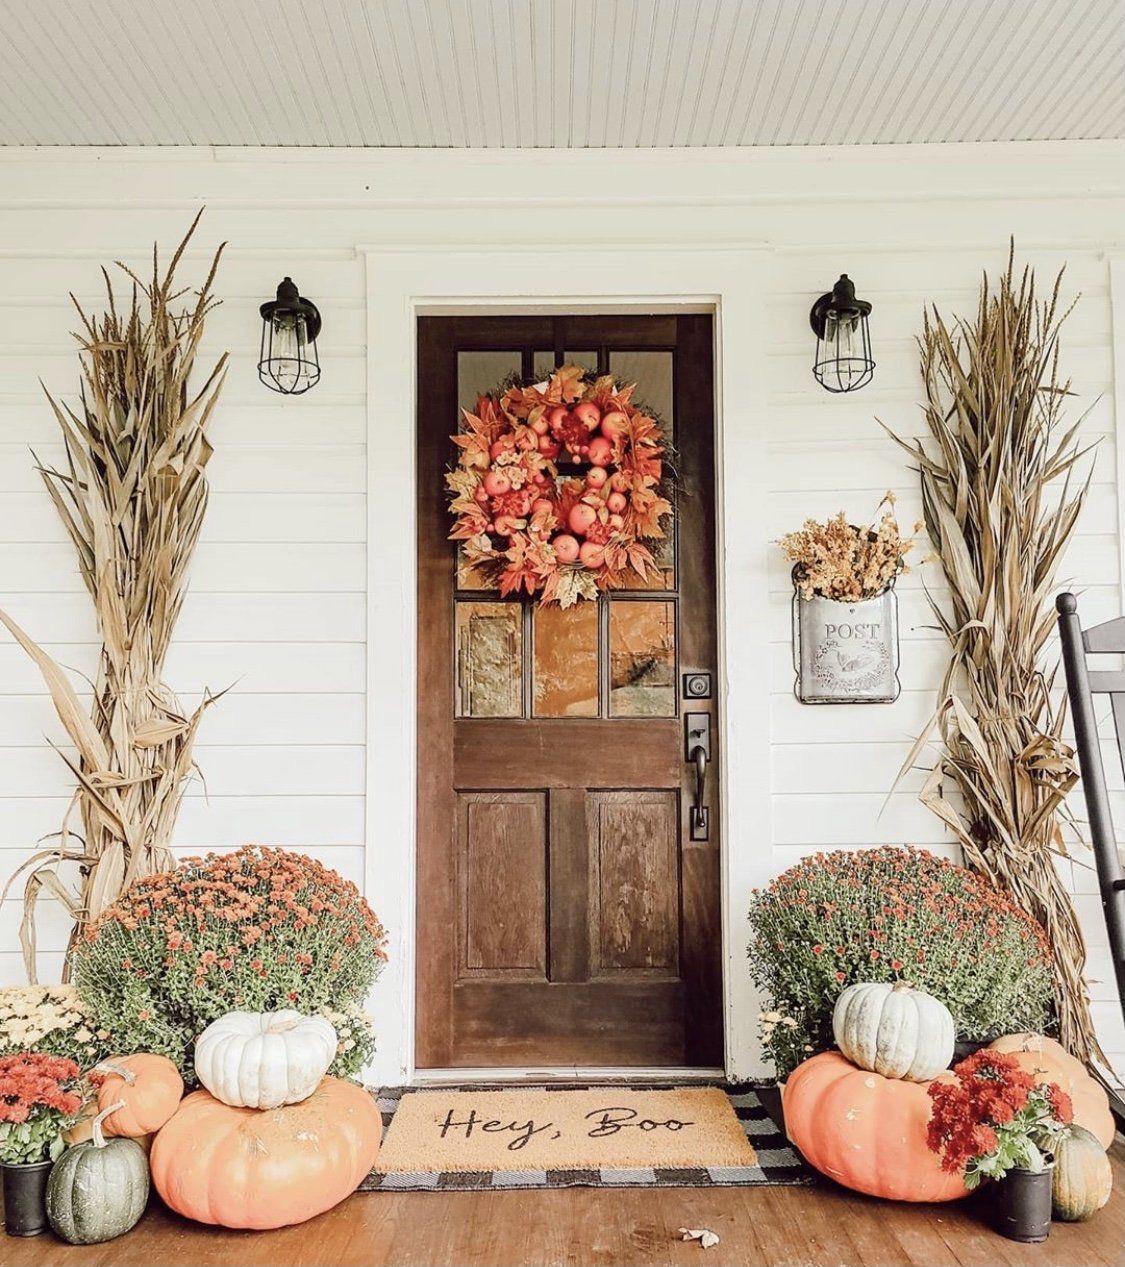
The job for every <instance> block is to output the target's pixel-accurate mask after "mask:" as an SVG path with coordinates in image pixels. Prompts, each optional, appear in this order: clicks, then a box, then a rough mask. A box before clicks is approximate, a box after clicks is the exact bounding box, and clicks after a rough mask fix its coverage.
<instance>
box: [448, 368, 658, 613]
mask: <svg viewBox="0 0 1125 1267" xmlns="http://www.w3.org/2000/svg"><path fill="white" fill-rule="evenodd" d="M635 386H636V384H632V385H630V386H621V385H619V384H618V383H617V381H616V380H615V379H614V378H613V377H612V376H609V375H604V376H602V377H596V376H592V375H589V374H587V372H586V371H585V370H583V369H582V368H581V367H580V366H577V365H564V366H562V367H561V368H560V369H557V370H555V371H554V373H552V374H551V375H550V376H549V377H548V378H547V379H546V380H545V381H543V382H539V383H535V384H534V385H530V386H511V387H508V388H507V389H506V390H504V391H502V392H499V393H492V394H489V395H484V396H480V397H478V398H477V404H476V412H475V413H469V412H468V411H467V410H466V411H464V426H463V430H462V431H461V432H460V433H459V434H457V435H455V436H453V437H452V439H453V442H454V443H455V444H456V445H457V446H458V449H459V450H460V452H459V454H458V459H457V466H456V468H455V469H454V470H453V471H451V472H450V473H449V474H448V475H446V477H445V479H446V484H447V485H448V487H449V494H450V510H451V511H452V513H453V515H454V518H455V521H456V522H455V524H454V527H453V531H452V532H451V533H450V534H449V535H450V538H451V539H452V540H454V541H460V542H462V543H463V545H462V549H463V551H464V558H465V561H466V563H468V564H469V566H470V567H472V568H474V569H475V570H476V571H477V572H479V573H481V574H483V575H484V576H485V578H486V579H487V580H488V581H490V582H491V583H493V584H495V585H496V586H497V587H498V588H499V590H500V594H501V596H506V595H508V594H513V593H516V594H518V593H519V592H520V591H521V590H523V591H526V592H527V593H528V594H529V595H538V596H539V601H540V602H541V603H558V604H560V606H562V607H569V606H570V605H571V604H572V603H575V602H577V601H578V600H579V599H583V598H595V597H596V596H597V593H598V591H599V590H605V589H613V588H618V587H620V586H622V585H627V584H629V583H630V582H631V581H632V582H634V583H635V582H636V581H638V580H640V581H643V580H644V579H645V578H646V577H647V576H648V575H649V573H650V572H654V571H656V570H657V566H656V562H655V559H654V558H653V553H652V552H653V549H654V548H655V547H656V546H657V545H658V543H659V542H660V540H661V539H662V538H664V537H665V535H666V531H667V522H668V520H669V519H670V517H671V514H672V504H671V502H670V501H669V500H668V498H667V497H666V496H664V494H663V492H662V488H663V485H664V483H665V457H666V447H665V442H664V438H663V435H662V433H661V430H660V426H659V424H658V422H657V421H656V419H655V418H653V417H651V416H650V415H649V414H647V413H645V412H643V411H642V410H640V409H638V408H637V407H636V406H634V405H633V403H632V397H633V391H634V389H635Z"/></svg>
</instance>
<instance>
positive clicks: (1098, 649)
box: [1055, 594, 1125, 1108]
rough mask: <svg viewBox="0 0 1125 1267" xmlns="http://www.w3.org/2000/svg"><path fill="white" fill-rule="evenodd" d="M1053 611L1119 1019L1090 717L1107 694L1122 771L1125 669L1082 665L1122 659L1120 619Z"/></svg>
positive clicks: (1124, 891)
mask: <svg viewBox="0 0 1125 1267" xmlns="http://www.w3.org/2000/svg"><path fill="white" fill-rule="evenodd" d="M1055 607H1056V609H1057V610H1058V613H1059V636H1060V638H1061V639H1062V654H1063V665H1064V667H1065V669H1066V689H1067V695H1068V696H1069V699H1070V711H1071V717H1072V718H1073V722H1074V737H1075V742H1076V744H1077V747H1078V762H1079V767H1080V770H1081V774H1082V791H1083V793H1084V795H1085V797H1086V813H1087V815H1088V816H1089V820H1090V836H1091V839H1092V843H1093V847H1094V861H1095V863H1096V865H1097V870H1098V889H1099V892H1100V893H1101V899H1102V911H1103V913H1104V914H1105V923H1106V929H1107V930H1108V932H1109V949H1110V954H1111V955H1112V957H1113V971H1114V973H1115V975H1116V978H1117V997H1118V1002H1119V1003H1120V1004H1121V1009H1122V1014H1123V1015H1125V875H1123V873H1122V866H1121V857H1120V855H1119V854H1118V852H1117V839H1116V837H1115V835H1114V831H1113V817H1112V815H1111V813H1110V805H1109V790H1108V788H1107V787H1106V781H1105V767H1104V765H1103V764H1102V751H1101V747H1100V745H1099V743H1098V726H1097V720H1096V718H1095V717H1094V695H1095V694H1097V695H1108V696H1109V699H1110V705H1111V707H1112V709H1113V723H1114V727H1115V729H1116V733H1117V750H1118V755H1119V756H1120V758H1121V763H1122V769H1123V770H1125V670H1120V669H1090V668H1089V666H1088V665H1087V663H1086V657H1087V656H1088V655H1125V616H1122V617H1118V618H1117V619H1116V620H1107V621H1106V622H1105V624H1103V625H1095V626H1094V627H1093V628H1092V629H1083V628H1082V626H1081V625H1080V624H1079V621H1078V600H1077V599H1076V598H1075V596H1074V595H1073V594H1060V595H1059V596H1058V598H1057V599H1056V600H1055ZM1114 1107H1115V1108H1117V1107H1118V1106H1117V1105H1115V1106H1114Z"/></svg>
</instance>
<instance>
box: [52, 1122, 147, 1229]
mask: <svg viewBox="0 0 1125 1267" xmlns="http://www.w3.org/2000/svg"><path fill="white" fill-rule="evenodd" d="M121 1107H122V1106H121V1105H120V1104H114V1105H112V1106H111V1107H110V1108H108V1109H106V1110H105V1112H104V1113H99V1114H98V1116H97V1117H96V1118H95V1119H94V1126H93V1132H94V1134H93V1138H92V1139H90V1140H87V1141H86V1143H84V1144H75V1145H74V1146H73V1147H72V1148H68V1149H67V1150H66V1152H64V1153H63V1154H62V1155H61V1156H60V1157H59V1159H58V1161H56V1162H55V1164H54V1165H53V1166H52V1167H51V1177H50V1178H49V1179H48V1180H47V1218H48V1220H49V1221H50V1224H51V1226H52V1227H53V1228H54V1230H55V1233H56V1234H57V1235H58V1236H60V1237H62V1239H63V1240H64V1241H67V1242H69V1243H70V1244H71V1245H97V1244H98V1243H100V1242H101V1241H112V1240H113V1239H114V1237H116V1236H122V1235H124V1233H126V1232H128V1231H129V1229H130V1228H132V1227H135V1226H136V1224H137V1222H138V1221H139V1219H140V1217H141V1215H142V1214H144V1212H145V1205H146V1204H147V1203H148V1158H147V1157H146V1156H145V1150H144V1149H143V1148H142V1147H141V1146H140V1144H138V1143H137V1142H136V1140H132V1139H124V1138H122V1139H109V1140H107V1139H106V1137H105V1135H104V1133H103V1131H102V1119H103V1118H105V1117H108V1116H109V1114H111V1113H115V1112H116V1111H117V1110H118V1109H119V1108H121Z"/></svg>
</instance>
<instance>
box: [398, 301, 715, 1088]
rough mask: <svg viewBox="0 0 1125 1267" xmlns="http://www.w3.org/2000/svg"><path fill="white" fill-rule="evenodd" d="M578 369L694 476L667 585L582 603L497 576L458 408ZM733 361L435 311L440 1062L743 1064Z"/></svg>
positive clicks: (667, 333) (423, 686)
mask: <svg viewBox="0 0 1125 1267" xmlns="http://www.w3.org/2000/svg"><path fill="white" fill-rule="evenodd" d="M564 362H565V363H577V364H580V365H583V366H585V367H587V368H589V369H591V370H597V371H598V372H599V373H606V372H609V373H612V374H614V375H615V376H616V377H617V378H618V379H622V380H625V381H628V382H636V383H637V390H636V393H635V395H634V400H635V401H637V402H642V403H644V404H645V405H647V406H649V407H650V408H651V409H652V410H653V411H655V412H656V413H657V414H658V415H659V416H660V417H661V418H662V419H663V420H664V423H665V429H666V433H668V434H669V435H670V438H671V441H672V446H673V448H674V452H675V458H674V464H675V471H676V495H675V530H674V537H673V538H672V539H671V540H670V541H669V544H668V549H667V551H666V554H665V556H664V557H663V558H662V559H661V560H660V562H661V568H662V570H661V573H660V576H659V578H658V579H656V580H653V579H652V578H650V579H649V582H648V586H647V588H643V589H636V590H629V591H613V592H612V593H610V594H609V595H607V596H603V597H602V598H600V599H599V600H598V601H596V602H593V601H582V602H580V603H578V604H577V605H575V606H573V607H571V608H569V609H567V610H561V609H559V608H550V607H545V608H538V607H536V606H535V604H534V603H533V602H528V601H527V600H526V599H525V600H523V601H520V600H518V599H517V600H507V601H501V600H500V599H499V596H498V594H497V593H496V592H495V591H492V592H489V591H487V590H481V589H480V588H479V582H478V581H477V580H476V579H475V577H474V575H473V574H472V573H471V572H469V571H468V570H466V568H465V567H463V566H462V565H461V564H460V562H459V560H458V555H457V550H456V547H455V546H454V544H453V543H452V542H450V541H449V539H448V534H449V531H450V527H451V521H450V516H449V511H448V507H447V503H446V497H445V490H444V483H443V475H444V473H445V472H446V471H447V470H448V469H450V467H451V465H452V462H453V458H454V446H453V445H452V443H451V442H450V439H449V437H450V434H451V433H452V432H453V431H454V430H455V429H456V426H457V419H458V417H459V412H458V409H459V406H464V407H468V408H470V409H471V408H472V407H473V406H474V404H475V401H476V397H477V393H478V392H486V391H491V390H492V389H493V388H495V387H496V386H497V385H498V384H499V383H500V382H501V381H502V380H503V379H505V378H507V377H508V376H509V375H511V374H512V373H517V374H520V375H522V376H523V377H525V378H531V377H532V376H535V377H537V378H538V377H540V376H546V374H547V373H549V372H550V370H551V369H552V368H553V367H554V366H555V365H556V364H562V363H564ZM712 362H713V355H712V319H711V317H710V316H700V315H690V316H686V315H685V316H651V317H639V316H616V317H608V316H607V317H592V316H580V317H579V316H575V317H544V316H520V317H515V316H503V317H425V318H421V319H419V322H418V400H419V413H418V434H419V444H418V472H417V474H418V507H419V515H418V667H419V672H418V718H419V728H418V771H419V777H418V844H417V848H418V886H417V901H418V909H417V925H418V978H417V1002H418V1006H417V1063H418V1065H419V1067H423V1068H427V1067H428V1068H435V1067H437V1068H451V1067H457V1066H461V1067H465V1066H502V1065H532V1064H533V1065H549V1066H551V1065H553V1066H558V1065H572V1064H582V1065H656V1066H661V1065H664V1066H668V1065H689V1066H717V1065H721V1064H722V1046H723V1043H722V1035H723V1009H722V986H721V977H722V972H721V935H720V913H719V891H720V884H719V828H720V822H719V810H718V807H719V788H718V762H717V760H716V759H715V758H716V757H717V755H718V754H717V733H718V724H717V718H716V714H715V708H716V701H715V698H714V696H715V690H714V685H715V681H716V678H715V672H716V667H717V665H716V638H715V523H714V484H715V481H714V418H713V414H714V403H713V402H714V385H713V373H712ZM693 674H694V675H696V676H695V677H694V678H692V677H691V676H690V675H693ZM698 675H710V679H709V681H708V680H707V679H706V678H703V679H702V680H701V679H700V677H699V676H698ZM708 721H709V722H710V737H711V752H710V756H711V760H710V761H709V762H708V764H707V765H706V782H705V791H704V797H703V800H704V801H705V803H706V806H707V823H706V828H705V829H703V830H701V829H700V827H699V824H696V825H695V830H694V831H693V830H692V825H691V822H690V814H691V811H692V805H693V799H694V797H695V794H696V777H697V775H696V769H695V766H694V764H689V762H688V760H687V753H688V752H689V751H690V749H691V747H693V746H694V745H695V741H694V740H691V739H688V737H687V732H688V731H697V730H699V729H701V728H702V727H705V726H706V725H707V722H708ZM693 837H695V838H694V839H693Z"/></svg>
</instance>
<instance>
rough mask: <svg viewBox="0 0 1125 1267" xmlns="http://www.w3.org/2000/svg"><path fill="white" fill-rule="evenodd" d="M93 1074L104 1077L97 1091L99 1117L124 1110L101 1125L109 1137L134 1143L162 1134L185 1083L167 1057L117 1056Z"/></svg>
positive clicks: (104, 1061) (113, 1114)
mask: <svg viewBox="0 0 1125 1267" xmlns="http://www.w3.org/2000/svg"><path fill="white" fill-rule="evenodd" d="M94 1070H95V1072H96V1073H101V1074H104V1075H105V1079H104V1081H103V1082H102V1084H101V1086H100V1087H98V1094H97V1109H96V1113H104V1112H105V1111H106V1110H107V1109H108V1108H109V1107H110V1106H111V1105H113V1104H120V1105H121V1106H122V1107H121V1108H119V1109H118V1110H117V1111H116V1112H115V1113H110V1114H109V1116H108V1117H107V1118H106V1119H105V1121H103V1122H102V1131H103V1133H104V1134H106V1135H124V1136H126V1137H128V1138H131V1139H137V1138H139V1137H140V1136H141V1135H150V1134H151V1133H152V1132H153V1131H158V1130H160V1128H161V1127H162V1126H163V1125H164V1123H165V1122H167V1121H168V1119H169V1118H170V1117H171V1116H172V1114H173V1113H175V1111H176V1110H177V1109H178V1108H179V1106H180V1100H181V1099H182V1098H183V1094H184V1080H183V1078H181V1077H180V1071H179V1070H178V1069H177V1068H176V1066H175V1065H174V1064H173V1063H172V1061H170V1060H169V1059H168V1057H167V1056H153V1055H149V1054H148V1053H140V1054H138V1055H136V1056H120V1057H117V1056H115V1057H114V1058H113V1059H112V1060H103V1061H102V1063H101V1064H100V1065H95V1066H94Z"/></svg>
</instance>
